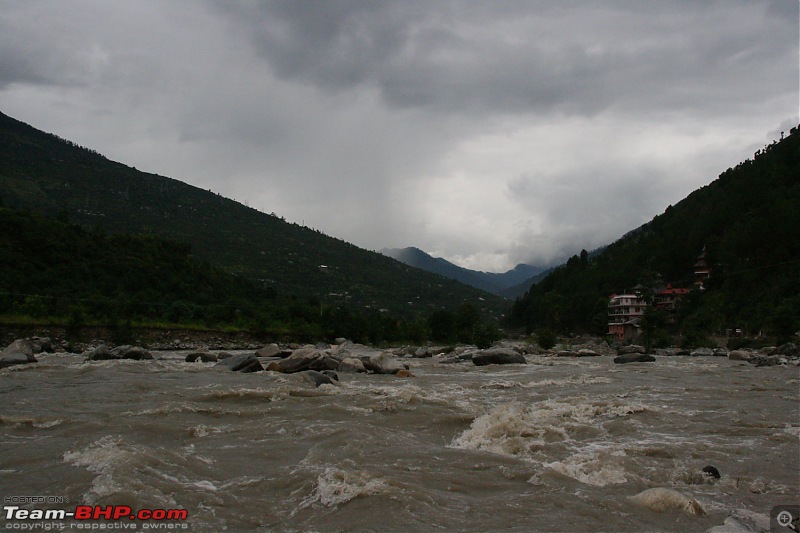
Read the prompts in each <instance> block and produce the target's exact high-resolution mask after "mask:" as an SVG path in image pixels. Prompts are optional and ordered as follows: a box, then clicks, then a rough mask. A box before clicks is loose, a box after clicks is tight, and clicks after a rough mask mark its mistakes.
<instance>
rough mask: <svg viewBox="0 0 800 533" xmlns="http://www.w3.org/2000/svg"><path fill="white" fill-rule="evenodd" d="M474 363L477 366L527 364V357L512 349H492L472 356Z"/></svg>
mask: <svg viewBox="0 0 800 533" xmlns="http://www.w3.org/2000/svg"><path fill="white" fill-rule="evenodd" d="M472 362H473V363H474V364H475V365H477V366H486V365H510V364H523V365H524V364H526V363H527V361H526V360H525V356H524V355H522V354H521V353H519V352H517V351H516V350H512V349H510V348H490V349H488V350H481V351H479V352H477V353H475V354H473V355H472Z"/></svg>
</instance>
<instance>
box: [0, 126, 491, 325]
mask: <svg viewBox="0 0 800 533" xmlns="http://www.w3.org/2000/svg"><path fill="white" fill-rule="evenodd" d="M0 201H2V203H3V204H4V205H5V206H6V207H10V208H16V209H19V208H23V209H29V210H32V211H34V212H38V213H42V214H49V215H51V216H55V215H56V214H62V215H65V216H66V217H67V218H68V219H69V220H70V221H72V222H74V223H77V224H80V225H82V226H84V227H92V228H99V229H102V230H103V231H105V232H107V233H129V234H145V235H155V236H158V237H162V238H167V239H169V240H173V241H177V242H181V243H186V244H188V245H189V246H190V247H191V255H192V256H193V257H195V258H197V259H200V260H205V261H208V262H209V263H210V264H212V265H214V266H218V267H221V268H223V269H225V270H226V271H228V272H230V273H232V274H235V275H237V276H241V277H243V278H247V279H249V280H252V281H254V282H257V283H258V284H260V287H262V288H269V289H272V290H274V291H275V292H276V293H277V294H279V295H286V296H296V297H298V298H300V299H302V300H307V299H309V298H311V299H318V300H319V301H320V302H322V303H325V304H329V305H347V306H348V307H351V308H354V309H365V308H371V309H387V310H388V311H389V312H391V313H393V314H397V315H401V316H408V315H415V314H420V313H421V314H429V313H431V312H433V311H436V310H440V309H451V310H455V309H457V308H459V307H460V306H463V305H465V304H469V305H473V306H475V307H476V308H478V309H480V310H481V311H482V312H484V314H490V315H497V314H499V312H500V310H501V309H502V308H503V307H504V306H505V304H504V302H503V300H502V299H500V298H498V297H496V296H493V295H490V294H488V293H485V292H483V291H479V290H476V289H474V288H471V287H467V286H465V285H462V284H460V283H456V282H454V281H451V280H447V279H445V278H442V277H441V276H437V275H434V274H430V273H427V272H423V271H420V270H418V269H414V268H410V267H408V266H406V265H403V264H401V263H399V262H397V261H395V260H393V259H390V258H387V257H385V256H382V255H380V254H378V253H374V252H369V251H366V250H363V249H360V248H358V247H356V246H354V245H352V244H349V243H346V242H344V241H341V240H338V239H335V238H332V237H329V236H326V235H324V234H322V233H320V232H318V231H315V230H311V229H308V228H306V227H302V226H299V225H297V224H291V223H287V222H285V221H284V220H282V219H281V218H279V217H277V216H274V215H268V214H265V213H262V212H259V211H257V210H255V209H251V208H249V207H246V206H244V205H242V204H240V203H238V202H235V201H233V200H230V199H227V198H224V197H222V196H220V195H218V194H215V193H212V192H210V191H206V190H202V189H199V188H197V187H193V186H191V185H188V184H186V183H183V182H180V181H177V180H174V179H170V178H166V177H163V176H158V175H155V174H149V173H144V172H140V171H137V170H136V169H134V168H131V167H128V166H125V165H123V164H120V163H116V162H114V161H110V160H108V159H106V158H105V157H103V156H102V155H100V154H98V153H96V152H94V151H92V150H89V149H86V148H82V147H79V146H77V145H75V144H74V143H71V142H70V141H67V140H64V139H61V138H59V137H57V136H55V135H51V134H48V133H44V132H41V131H38V130H36V129H34V128H32V127H31V126H28V125H27V124H24V123H22V122H19V121H17V120H15V119H13V118H11V117H8V116H6V115H3V114H2V113H0Z"/></svg>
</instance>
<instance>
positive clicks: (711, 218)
mask: <svg viewBox="0 0 800 533" xmlns="http://www.w3.org/2000/svg"><path fill="white" fill-rule="evenodd" d="M704 248H705V250H706V252H707V262H708V263H709V265H710V266H711V274H710V277H709V278H708V280H707V281H706V282H705V283H704V290H693V291H691V292H690V294H689V295H688V296H687V297H686V298H684V300H683V301H682V302H681V304H680V305H679V306H678V309H677V313H676V314H674V315H672V316H657V314H656V313H652V314H651V315H650V316H649V319H650V326H653V325H654V324H656V325H660V327H662V328H663V329H665V330H668V332H669V333H671V334H678V333H680V334H683V335H684V336H685V337H690V338H697V337H701V336H703V335H706V334H722V333H724V332H725V331H726V330H727V329H729V328H742V329H744V330H745V331H746V332H747V333H750V334H755V333H758V332H760V331H764V332H765V333H770V334H773V335H775V336H776V337H779V338H786V337H787V336H788V335H790V334H791V333H793V332H795V331H798V330H800V322H798V317H800V131H799V130H798V128H793V129H792V131H791V133H790V135H789V136H787V137H786V138H784V139H782V140H781V141H779V142H777V141H776V142H774V143H772V144H771V145H769V146H767V147H765V148H764V150H759V152H757V153H756V154H755V156H754V159H753V160H747V161H745V162H743V163H741V164H739V165H737V166H736V167H735V168H731V169H728V170H727V171H725V172H724V173H722V174H721V175H720V176H719V178H718V179H716V180H715V181H714V182H712V183H711V184H709V185H707V186H706V187H703V188H701V189H699V190H697V191H695V192H693V193H692V194H691V195H689V196H688V197H687V198H685V199H684V200H682V201H681V202H680V203H678V204H676V205H674V206H669V207H667V209H666V211H665V212H664V213H663V214H661V215H659V216H656V217H655V218H654V219H653V220H652V221H651V222H649V223H647V224H645V225H644V226H642V227H640V228H638V229H636V230H634V231H632V232H630V233H629V234H627V235H626V236H624V237H623V238H621V239H620V240H618V241H617V242H615V243H613V244H611V245H609V246H608V247H607V249H605V250H604V251H603V252H602V253H600V254H598V255H597V256H596V257H593V258H589V257H588V255H587V254H581V256H580V257H579V256H575V257H573V258H572V259H570V260H569V261H568V262H567V264H566V265H565V266H563V267H561V268H558V269H556V270H555V271H554V272H553V273H552V274H550V275H549V276H548V277H547V278H546V279H544V280H542V281H541V282H540V283H539V284H537V285H534V286H533V287H532V288H531V289H530V290H529V291H528V292H527V293H526V294H525V296H524V297H522V298H520V299H519V300H518V301H517V302H515V304H514V305H513V309H512V311H511V313H510V319H509V320H510V323H511V324H513V325H515V326H518V327H524V328H526V329H527V330H529V331H531V330H537V329H550V330H555V331H557V332H561V333H570V332H591V333H595V334H603V333H605V331H606V323H607V305H608V297H609V295H611V294H614V293H622V292H624V291H626V290H631V289H632V288H633V287H635V286H640V287H639V288H640V290H643V291H644V293H645V294H647V293H652V291H653V290H655V289H656V288H657V287H658V286H659V285H661V284H664V283H671V284H672V285H673V286H676V287H687V288H691V287H694V281H695V280H694V265H695V262H696V261H697V258H698V256H699V255H700V253H701V252H702V251H703V249H704ZM647 318H648V317H647V316H646V320H647Z"/></svg>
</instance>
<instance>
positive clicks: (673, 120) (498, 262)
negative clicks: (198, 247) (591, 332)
mask: <svg viewBox="0 0 800 533" xmlns="http://www.w3.org/2000/svg"><path fill="white" fill-rule="evenodd" d="M798 5H800V4H799V3H798V0H772V1H767V0H763V1H762V0H741V1H740V0H721V1H711V0H582V1H570V0H532V1H510V0H509V1H506V0H487V1H478V0H475V1H463V2H462V1H447V0H423V1H416V0H398V1H389V0H374V1H372V0H370V1H367V0H354V1H351V0H346V1H323V0H318V1H303V0H286V1H255V0H252V1H234V0H231V1H223V0H217V1H212V0H186V1H165V0H152V1H147V0H136V1H131V0H118V1H115V0H96V1H90V0H85V1H84V0H47V1H40V0H0V111H3V112H4V113H6V114H8V115H11V116H12V117H14V118H17V119H19V120H22V121H24V122H27V123H29V124H31V125H33V126H35V127H37V128H39V129H43V130H45V131H49V132H53V133H56V134H58V135H60V136H62V137H65V138H68V139H70V140H73V141H75V142H77V143H79V144H82V145H84V146H88V147H90V148H93V149H95V150H97V151H99V152H100V153H102V154H104V155H106V156H107V157H109V158H110V159H114V160H117V161H120V162H123V163H126V164H128V165H131V166H135V167H136V168H138V169H140V170H147V171H150V172H155V173H158V174H162V175H166V176H169V177H172V178H176V179H179V180H182V181H185V182H187V183H191V184H193V185H196V186H199V187H202V188H204V189H211V190H213V191H214V192H218V193H220V194H223V195H224V196H228V197H230V198H234V199H236V200H239V201H241V202H243V203H247V204H248V205H250V206H251V207H255V208H257V209H260V210H262V211H265V212H267V213H270V212H274V213H276V214H278V215H281V216H284V217H286V219H287V220H290V221H293V222H297V223H302V224H305V225H306V226H309V227H313V228H316V229H319V230H321V231H323V232H325V233H327V234H329V235H332V236H335V237H338V238H341V239H344V240H347V241H349V242H352V243H354V244H357V245H359V246H362V247H364V248H368V249H373V250H379V249H381V248H384V247H405V246H417V247H419V248H422V249H423V250H425V251H427V252H428V253H431V254H433V255H436V256H439V257H444V258H446V259H449V260H451V261H453V262H455V263H458V264H460V265H462V266H466V267H468V268H475V269H481V270H491V271H502V270H506V269H508V268H511V267H513V266H514V265H515V264H517V263H519V262H527V263H530V264H546V263H551V262H553V261H558V260H563V259H565V258H566V257H568V256H570V255H573V254H575V253H578V252H579V251H580V250H581V249H582V248H586V249H587V250H591V249H593V248H596V247H598V246H601V245H604V244H607V243H609V242H611V241H613V240H615V239H617V238H618V237H620V236H621V235H622V234H624V233H625V232H627V231H629V230H631V229H633V228H635V227H637V226H639V225H641V224H642V223H644V222H646V221H648V220H650V219H651V218H652V217H653V216H655V215H657V214H659V213H661V212H663V211H664V209H665V208H666V207H667V206H668V205H669V204H673V203H677V202H678V201H680V200H681V199H682V198H684V197H685V196H686V195H687V194H689V193H690V192H691V191H693V190H695V189H697V188H699V187H701V186H703V185H705V184H707V183H709V182H711V181H713V180H714V179H715V178H716V177H717V176H718V175H719V174H720V173H721V172H723V171H724V170H726V169H727V168H728V167H732V166H735V165H736V164H737V163H739V162H740V161H742V160H744V159H747V158H752V157H753V152H755V151H756V150H757V149H759V148H762V147H763V146H764V145H765V144H768V143H769V142H771V141H772V140H774V139H777V138H779V137H780V132H781V131H786V132H787V133H788V130H789V129H790V128H791V127H793V126H796V125H797V123H798V105H799V104H798V83H799V81H798V80H799V78H800V74H798V40H799V37H798V25H799V24H800V20H799V18H798Z"/></svg>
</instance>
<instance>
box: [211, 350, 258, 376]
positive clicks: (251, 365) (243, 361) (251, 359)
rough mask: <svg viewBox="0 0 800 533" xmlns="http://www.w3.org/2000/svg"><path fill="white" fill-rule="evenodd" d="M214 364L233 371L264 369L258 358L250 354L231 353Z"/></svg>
mask: <svg viewBox="0 0 800 533" xmlns="http://www.w3.org/2000/svg"><path fill="white" fill-rule="evenodd" d="M216 366H220V367H223V368H228V369H230V370H233V371H234V372H259V371H261V370H264V367H263V366H261V363H259V362H258V358H256V356H255V355H252V354H242V355H233V356H231V357H228V358H226V359H223V360H222V361H220V362H218V363H217V364H216Z"/></svg>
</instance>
